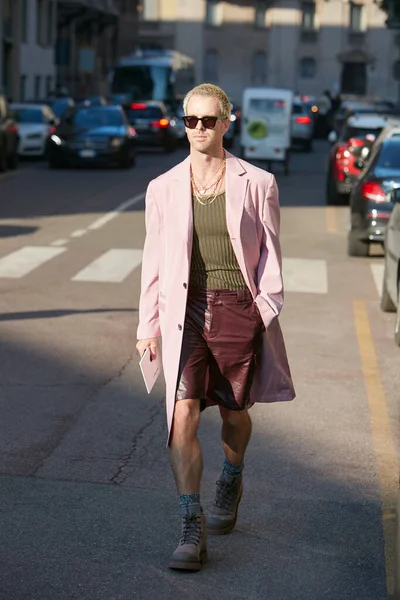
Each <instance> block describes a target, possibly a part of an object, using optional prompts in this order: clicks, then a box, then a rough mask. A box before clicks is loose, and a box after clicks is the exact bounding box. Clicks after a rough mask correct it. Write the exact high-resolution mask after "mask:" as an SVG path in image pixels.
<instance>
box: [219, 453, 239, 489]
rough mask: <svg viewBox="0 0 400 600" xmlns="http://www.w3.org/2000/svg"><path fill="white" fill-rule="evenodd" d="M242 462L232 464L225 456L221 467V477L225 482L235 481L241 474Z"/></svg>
mask: <svg viewBox="0 0 400 600" xmlns="http://www.w3.org/2000/svg"><path fill="white" fill-rule="evenodd" d="M242 471H243V463H242V464H240V465H234V464H233V463H231V462H230V461H229V460H228V459H227V458H225V460H224V465H223V469H222V478H223V479H224V481H226V483H235V482H236V481H237V480H238V479H239V478H240V477H241V475H242Z"/></svg>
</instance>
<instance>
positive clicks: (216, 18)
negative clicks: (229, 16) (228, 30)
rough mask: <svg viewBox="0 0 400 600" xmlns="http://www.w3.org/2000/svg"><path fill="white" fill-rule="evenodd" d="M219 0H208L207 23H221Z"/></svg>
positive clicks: (214, 24)
mask: <svg viewBox="0 0 400 600" xmlns="http://www.w3.org/2000/svg"><path fill="white" fill-rule="evenodd" d="M219 9H220V6H219V0H206V25H213V26H214V27H215V26H216V25H221V13H220V10H219Z"/></svg>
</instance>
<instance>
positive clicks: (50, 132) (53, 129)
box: [49, 125, 57, 135]
mask: <svg viewBox="0 0 400 600" xmlns="http://www.w3.org/2000/svg"><path fill="white" fill-rule="evenodd" d="M56 131H57V128H56V127H54V126H53V125H52V126H51V127H50V128H49V135H53V133H55V132H56Z"/></svg>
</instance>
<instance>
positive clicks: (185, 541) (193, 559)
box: [169, 400, 207, 571]
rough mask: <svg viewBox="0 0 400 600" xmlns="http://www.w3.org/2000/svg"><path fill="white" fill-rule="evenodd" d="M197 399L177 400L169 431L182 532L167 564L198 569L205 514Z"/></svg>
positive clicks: (204, 557)
mask: <svg viewBox="0 0 400 600" xmlns="http://www.w3.org/2000/svg"><path fill="white" fill-rule="evenodd" d="M199 422H200V400H177V401H176V403H175V412H174V420H173V425H172V431H171V442H170V459H171V465H172V470H173V473H174V477H175V482H176V487H177V489H178V493H179V505H180V508H181V513H182V533H181V540H180V542H179V544H178V547H177V549H176V550H175V552H174V553H173V555H172V557H171V560H170V563H169V566H170V568H171V569H179V570H188V571H199V570H200V569H201V567H202V564H203V563H204V562H205V561H206V560H207V539H206V527H205V516H204V514H203V511H202V508H201V504H200V483H201V475H202V471H203V458H202V454H201V448H200V443H199V440H198V437H197V430H198V427H199Z"/></svg>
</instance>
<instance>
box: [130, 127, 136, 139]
mask: <svg viewBox="0 0 400 600" xmlns="http://www.w3.org/2000/svg"><path fill="white" fill-rule="evenodd" d="M128 134H129V135H130V137H135V135H137V134H136V129H135V128H134V127H129V128H128Z"/></svg>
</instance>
